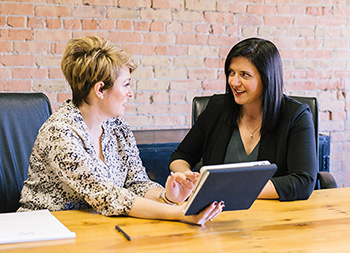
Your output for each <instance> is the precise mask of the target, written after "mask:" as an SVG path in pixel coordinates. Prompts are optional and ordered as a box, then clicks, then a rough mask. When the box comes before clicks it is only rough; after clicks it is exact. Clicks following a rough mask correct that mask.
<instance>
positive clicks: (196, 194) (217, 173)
mask: <svg viewBox="0 0 350 253" xmlns="http://www.w3.org/2000/svg"><path fill="white" fill-rule="evenodd" d="M276 170H277V166H276V164H270V162H269V161H255V162H244V163H230V164H221V165H207V166H203V167H202V168H201V170H200V173H201V176H200V178H199V179H198V181H197V184H196V186H195V188H194V191H193V194H192V195H191V196H190V198H189V200H188V201H187V203H186V207H185V209H184V213H185V215H194V214H198V213H200V212H201V211H202V210H203V209H204V208H206V207H207V206H208V205H210V204H211V203H212V202H214V201H217V202H220V201H224V202H225V208H224V210H223V211H232V210H244V209H249V208H250V206H251V205H252V204H253V202H254V201H255V199H256V198H257V197H258V195H259V193H260V192H261V190H262V189H263V188H264V186H265V184H266V183H267V182H268V180H269V179H270V178H271V177H272V176H273V174H274V173H275V171H276Z"/></svg>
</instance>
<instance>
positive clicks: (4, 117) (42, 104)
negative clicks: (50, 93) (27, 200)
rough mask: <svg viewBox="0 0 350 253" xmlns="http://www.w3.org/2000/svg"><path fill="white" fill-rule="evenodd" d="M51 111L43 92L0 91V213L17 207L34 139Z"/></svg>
mask: <svg viewBox="0 0 350 253" xmlns="http://www.w3.org/2000/svg"><path fill="white" fill-rule="evenodd" d="M51 113H52V110H51V105H50V102H49V99H48V98H47V97H46V95H45V94H43V93H0V212H14V211H16V210H17V209H18V207H19V203H18V201H19V197H20V192H21V190H22V187H23V182H24V180H25V179H26V178H27V175H28V166H29V156H30V153H31V151H32V148H33V144H34V141H35V139H36V136H37V134H38V130H39V128H40V127H41V125H42V124H43V123H44V122H45V121H46V120H47V118H48V117H49V116H50V114H51Z"/></svg>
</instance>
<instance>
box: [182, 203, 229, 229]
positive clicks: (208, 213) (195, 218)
mask: <svg viewBox="0 0 350 253" xmlns="http://www.w3.org/2000/svg"><path fill="white" fill-rule="evenodd" d="M179 207H181V212H182V216H183V217H182V219H181V220H182V221H185V222H188V223H192V224H196V225H201V226H202V225H204V224H205V223H206V222H207V221H212V220H213V219H214V218H215V217H216V216H218V215H219V214H220V213H221V212H222V210H223V209H224V207H225V203H224V202H223V201H220V202H219V203H218V202H216V201H215V202H213V203H211V204H210V205H209V206H208V207H206V208H205V209H204V210H203V211H201V212H200V213H199V214H197V215H189V216H185V215H184V214H183V206H179Z"/></svg>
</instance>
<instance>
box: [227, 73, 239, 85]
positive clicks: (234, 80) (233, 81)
mask: <svg viewBox="0 0 350 253" xmlns="http://www.w3.org/2000/svg"><path fill="white" fill-rule="evenodd" d="M229 84H230V85H231V86H239V85H241V81H240V80H239V78H238V76H237V75H234V76H230V77H229Z"/></svg>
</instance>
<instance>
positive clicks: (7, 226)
mask: <svg viewBox="0 0 350 253" xmlns="http://www.w3.org/2000/svg"><path fill="white" fill-rule="evenodd" d="M71 238H75V233H73V232H71V231H69V229H68V228H66V227H65V226H64V225H63V224H62V223H61V222H60V221H59V220H57V218H56V217H55V216H53V215H52V214H51V213H50V212H49V211H48V210H40V211H32V212H23V213H3V214H0V244H6V243H19V242H33V241H45V240H58V239H71Z"/></svg>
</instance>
